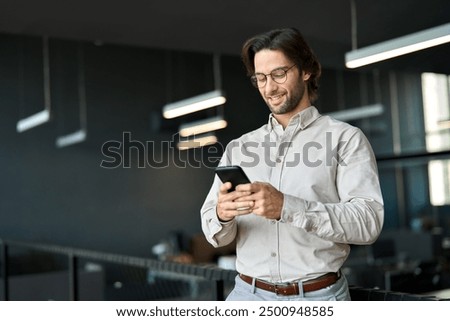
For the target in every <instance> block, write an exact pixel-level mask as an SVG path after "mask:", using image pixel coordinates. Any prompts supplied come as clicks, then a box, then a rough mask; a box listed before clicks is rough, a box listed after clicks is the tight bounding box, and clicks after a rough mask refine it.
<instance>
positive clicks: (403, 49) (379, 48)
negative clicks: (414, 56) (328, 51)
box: [345, 23, 450, 68]
mask: <svg viewBox="0 0 450 321" xmlns="http://www.w3.org/2000/svg"><path fill="white" fill-rule="evenodd" d="M447 42H450V23H447V24H444V25H441V26H438V27H434V28H430V29H426V30H423V31H419V32H415V33H412V34H409V35H406V36H403V37H399V38H395V39H391V40H388V41H384V42H380V43H377V44H374V45H371V46H367V47H364V48H360V49H356V50H353V51H350V52H347V53H346V54H345V65H346V66H347V67H348V68H357V67H361V66H364V65H368V64H372V63H375V62H378V61H382V60H386V59H390V58H394V57H397V56H400V55H405V54H408V53H411V52H414V51H419V50H422V49H426V48H430V47H433V46H438V45H441V44H444V43H447Z"/></svg>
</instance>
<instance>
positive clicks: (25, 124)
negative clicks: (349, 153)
mask: <svg viewBox="0 0 450 321" xmlns="http://www.w3.org/2000/svg"><path fill="white" fill-rule="evenodd" d="M21 57H23V55H21ZM42 67H43V77H44V110H42V111H40V112H37V113H36V114H33V115H31V116H28V117H26V118H23V119H20V120H19V121H18V122H17V125H16V130H17V132H18V133H21V132H24V131H26V130H28V129H31V128H33V127H36V126H39V125H41V124H44V123H46V122H48V121H50V105H51V102H50V58H49V47H48V37H47V36H45V37H43V38H42Z"/></svg>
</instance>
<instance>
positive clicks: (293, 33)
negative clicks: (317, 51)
mask: <svg viewBox="0 0 450 321" xmlns="http://www.w3.org/2000/svg"><path fill="white" fill-rule="evenodd" d="M263 49H270V50H280V51H282V52H283V53H284V54H285V55H286V57H288V58H289V59H290V60H292V61H293V62H294V63H295V64H296V66H297V68H298V69H299V71H300V73H301V72H302V71H304V72H306V73H309V74H311V76H310V77H309V79H308V81H307V86H308V94H309V99H310V101H311V102H313V101H315V100H316V99H317V97H318V89H319V78H320V74H321V66H320V63H319V61H318V60H317V58H316V56H315V55H314V53H313V51H312V49H311V48H310V47H309V45H308V44H307V43H306V41H305V39H304V38H303V36H302V35H301V33H300V32H299V31H298V30H297V29H295V28H285V29H275V30H271V31H269V32H266V33H262V34H259V35H256V36H254V37H252V38H250V39H248V40H247V41H246V42H245V43H244V45H243V47H242V53H241V56H242V61H243V62H244V65H245V68H246V69H247V75H248V76H252V75H253V74H254V73H255V65H254V59H255V54H256V53H257V52H258V51H260V50H263Z"/></svg>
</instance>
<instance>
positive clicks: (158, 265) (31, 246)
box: [0, 239, 442, 301]
mask: <svg viewBox="0 0 450 321" xmlns="http://www.w3.org/2000/svg"><path fill="white" fill-rule="evenodd" d="M0 248H1V250H2V251H1V257H0V263H1V271H0V272H1V276H2V280H1V285H2V292H3V293H2V296H3V299H4V300H10V299H11V298H10V287H9V285H10V282H9V281H10V277H11V275H10V273H9V272H10V268H9V265H10V259H11V257H10V249H11V248H23V249H27V250H31V251H38V252H43V253H46V254H52V255H62V256H63V257H64V259H65V260H66V264H65V266H67V270H68V277H67V279H65V280H66V281H67V283H68V289H69V290H68V291H69V295H68V298H69V300H80V280H79V273H78V271H79V261H80V260H93V261H97V262H99V261H100V262H106V263H112V264H118V265H120V266H127V267H133V268H141V269H145V270H148V271H152V272H160V273H161V274H162V275H166V274H170V275H175V276H180V277H182V278H183V279H184V280H186V279H189V278H192V279H195V280H199V279H200V280H204V281H206V282H208V284H212V286H213V289H212V291H210V292H211V293H212V297H211V299H212V300H216V301H222V300H224V298H225V295H226V291H225V287H224V284H225V283H226V282H227V283H230V284H234V279H235V277H236V275H237V272H236V271H234V270H224V269H222V268H219V267H217V266H215V265H194V264H184V263H176V262H170V261H159V260H155V259H149V258H142V257H135V256H127V255H119V254H110V253H104V252H98V251H91V250H83V249H76V248H71V247H64V246H57V245H46V244H36V243H29V242H19V241H11V240H1V239H0ZM350 294H351V297H352V300H355V301H380V300H381V301H393V300H394V301H396V300H401V301H412V300H432V301H439V300H442V299H439V298H437V297H435V296H429V295H417V294H409V293H402V292H393V291H385V290H381V289H370V288H362V287H358V286H350ZM144 299H145V298H144Z"/></svg>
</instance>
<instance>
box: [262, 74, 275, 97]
mask: <svg viewBox="0 0 450 321" xmlns="http://www.w3.org/2000/svg"><path fill="white" fill-rule="evenodd" d="M277 88H278V84H277V83H276V82H275V81H274V80H273V79H272V77H267V80H266V85H265V86H264V91H265V93H266V95H267V94H270V93H272V92H275V91H276V90H277Z"/></svg>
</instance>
